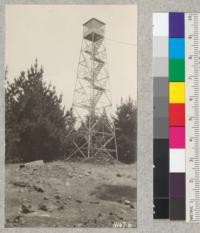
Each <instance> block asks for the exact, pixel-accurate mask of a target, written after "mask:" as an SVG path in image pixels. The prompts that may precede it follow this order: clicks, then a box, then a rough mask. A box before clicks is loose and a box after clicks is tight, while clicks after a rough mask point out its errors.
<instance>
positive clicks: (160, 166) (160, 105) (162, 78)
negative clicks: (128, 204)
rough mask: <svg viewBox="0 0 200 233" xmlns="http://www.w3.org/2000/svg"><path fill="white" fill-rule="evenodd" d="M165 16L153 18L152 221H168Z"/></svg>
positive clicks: (166, 23)
mask: <svg viewBox="0 0 200 233" xmlns="http://www.w3.org/2000/svg"><path fill="white" fill-rule="evenodd" d="M168 25H169V20H168V14H167V13H156V14H153V80H154V100H153V101H154V129H153V132H154V135H153V140H154V143H153V154H154V194H153V196H154V218H155V219H159V218H163V219H166V218H169V132H168V122H169V116H168V114H169V113H168V105H169V87H168V80H169V68H168V66H169V65H168V64H169V57H168V44H169V39H168V37H169V30H168V27H169V26H168Z"/></svg>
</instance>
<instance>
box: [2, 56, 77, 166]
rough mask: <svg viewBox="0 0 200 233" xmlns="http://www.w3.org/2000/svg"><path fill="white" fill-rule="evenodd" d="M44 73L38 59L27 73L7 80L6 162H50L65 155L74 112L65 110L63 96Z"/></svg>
mask: <svg viewBox="0 0 200 233" xmlns="http://www.w3.org/2000/svg"><path fill="white" fill-rule="evenodd" d="M43 73H44V72H43V69H42V67H41V68H40V69H39V68H38V64H37V60H36V62H35V64H34V66H31V68H30V69H28V71H27V72H26V73H25V72H24V71H23V72H21V74H20V76H19V77H18V78H15V79H14V81H13V82H12V83H9V82H8V83H7V87H6V90H5V92H6V161H10V162H19V161H23V162H27V161H33V160H37V159H43V160H45V161H50V160H55V159H59V158H62V157H63V156H64V153H65V148H66V143H67V142H66V139H65V137H66V135H67V134H68V132H69V130H72V127H73V123H72V122H70V123H69V118H70V117H69V115H70V114H71V112H69V111H68V112H66V113H65V110H64V108H62V105H61V103H62V96H61V95H60V96H57V94H56V90H55V87H54V86H52V85H51V84H49V85H47V84H46V83H45V82H44V80H43ZM71 116H72V114H71ZM72 118H73V117H72Z"/></svg>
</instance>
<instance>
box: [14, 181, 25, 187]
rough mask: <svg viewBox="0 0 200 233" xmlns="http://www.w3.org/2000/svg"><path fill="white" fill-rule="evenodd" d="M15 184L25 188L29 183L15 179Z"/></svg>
mask: <svg viewBox="0 0 200 233" xmlns="http://www.w3.org/2000/svg"><path fill="white" fill-rule="evenodd" d="M13 184H14V185H15V186H18V187H22V188H25V187H26V186H27V183H26V182H24V181H15V182H14V183H13Z"/></svg>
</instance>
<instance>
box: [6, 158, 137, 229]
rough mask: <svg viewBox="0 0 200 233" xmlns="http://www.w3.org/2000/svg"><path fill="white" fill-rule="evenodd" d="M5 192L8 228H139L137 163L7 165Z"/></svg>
mask: <svg viewBox="0 0 200 233" xmlns="http://www.w3.org/2000/svg"><path fill="white" fill-rule="evenodd" d="M5 192H6V193H5V216H6V222H5V227H136V164H132V165H126V164H122V163H116V164H109V165H103V164H93V163H89V162H88V163H81V162H51V163H45V164H44V165H42V166H34V167H31V168H27V167H22V168H20V166H19V164H9V165H6V191H5Z"/></svg>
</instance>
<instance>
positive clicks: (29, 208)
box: [21, 204, 34, 214]
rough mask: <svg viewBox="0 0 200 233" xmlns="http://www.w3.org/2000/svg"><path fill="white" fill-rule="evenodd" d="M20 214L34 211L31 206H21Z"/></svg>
mask: <svg viewBox="0 0 200 233" xmlns="http://www.w3.org/2000/svg"><path fill="white" fill-rule="evenodd" d="M21 212H22V213H24V214H28V213H32V212H34V210H33V209H32V206H31V204H22V206H21Z"/></svg>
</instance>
